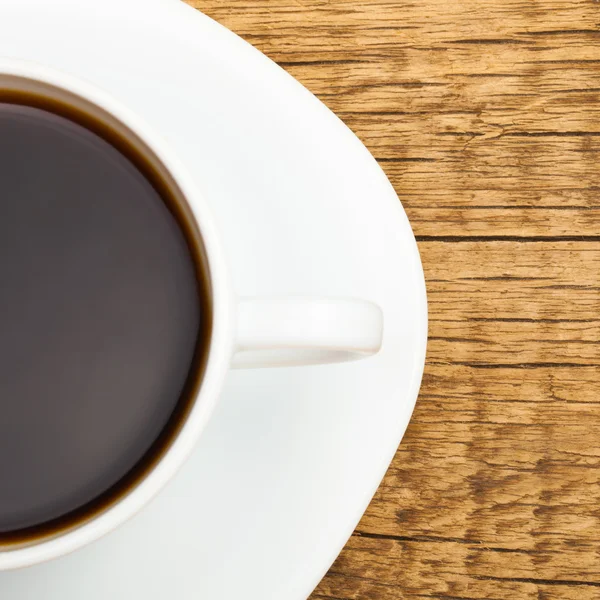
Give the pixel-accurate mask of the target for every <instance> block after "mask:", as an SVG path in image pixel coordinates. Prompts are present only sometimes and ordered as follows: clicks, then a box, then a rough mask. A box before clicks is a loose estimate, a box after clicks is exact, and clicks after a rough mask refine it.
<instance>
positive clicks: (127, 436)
mask: <svg viewBox="0 0 600 600" xmlns="http://www.w3.org/2000/svg"><path fill="white" fill-rule="evenodd" d="M180 214H181V211H180V210H178V209H177V206H176V203H175V200H174V199H173V196H172V195H171V194H170V192H169V190H168V186H167V185H166V184H165V183H164V182H163V181H161V180H160V177H158V176H157V174H156V173H154V172H153V171H152V169H150V168H149V167H148V166H147V163H146V162H145V161H144V159H143V157H142V156H141V155H138V154H136V152H135V151H134V150H133V149H132V148H131V147H130V146H128V145H127V143H125V142H123V141H122V140H120V139H119V136H118V135H117V134H114V133H112V132H111V131H109V130H108V129H107V128H106V127H105V126H104V125H102V124H101V123H99V122H95V121H94V119H93V118H91V117H89V116H87V115H83V114H81V113H79V112H77V111H75V110H74V109H71V108H70V107H68V106H63V105H57V104H56V103H50V101H45V100H44V99H42V98H37V97H35V98H33V97H22V98H16V99H15V98H13V97H10V98H9V97H3V95H2V91H1V90H0V289H1V292H0V548H1V546H2V544H3V543H8V542H11V541H15V540H17V541H27V540H28V539H30V538H35V537H36V536H40V535H42V534H45V533H48V532H54V531H57V530H58V531H59V530H61V528H63V527H67V526H72V525H73V524H76V523H77V522H79V521H80V520H83V519H85V518H88V517H90V516H91V515H93V514H95V513H97V512H98V511H100V510H102V509H103V508H105V507H107V506H109V505H110V504H111V503H112V502H113V501H115V500H116V499H117V498H120V497H121V496H122V495H123V494H124V493H126V492H127V490H129V489H131V487H132V486H134V485H135V484H136V483H137V482H138V481H139V479H140V478H141V477H143V475H144V474H145V473H146V472H147V470H148V469H149V468H150V467H151V466H152V465H153V464H154V463H155V462H156V460H158V458H159V457H160V456H161V455H162V453H163V452H164V450H165V449H166V448H167V447H168V445H169V443H170V441H171V440H172V439H173V436H174V435H175V433H176V431H177V429H178V427H179V426H180V425H181V421H182V419H183V418H184V416H185V415H186V413H187V411H188V409H189V407H190V404H191V402H192V401H193V397H194V395H195V394H194V391H195V389H196V388H197V385H198V379H199V377H200V376H201V372H202V366H203V364H204V363H205V361H206V354H207V348H208V344H209V338H210V318H211V316H210V297H209V284H208V281H207V278H206V276H205V275H204V274H203V273H204V271H203V267H201V265H200V263H201V262H202V260H201V258H199V257H200V250H199V249H198V248H197V247H195V245H194V244H195V242H194V241H193V240H192V236H191V234H189V233H188V232H189V231H190V227H189V224H187V225H186V223H185V220H184V219H183V218H182V217H180V216H179V215H180Z"/></svg>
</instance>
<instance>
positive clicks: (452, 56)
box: [188, 0, 600, 600]
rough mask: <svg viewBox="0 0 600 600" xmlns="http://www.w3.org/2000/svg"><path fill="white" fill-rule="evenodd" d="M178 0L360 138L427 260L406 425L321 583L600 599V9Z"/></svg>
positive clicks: (477, 0)
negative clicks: (421, 340) (413, 395)
mask: <svg viewBox="0 0 600 600" xmlns="http://www.w3.org/2000/svg"><path fill="white" fill-rule="evenodd" d="M188 1H190V3H191V4H192V5H193V6H195V7H197V8H198V9H201V10H203V11H204V12H205V13H207V14H208V15H210V16H212V17H213V18H215V19H216V20H217V21H220V22H221V23H223V24H224V25H226V26H227V27H229V28H230V29H232V30H233V31H235V32H237V33H238V34H240V35H241V36H242V37H244V38H245V39H246V40H248V41H249V42H251V43H252V44H254V45H255V46H257V47H258V48H259V49H260V50H262V51H263V52H265V53H266V54H267V55H268V56H270V57H271V58H273V59H274V60H275V61H277V62H278V63H279V64H280V65H282V66H283V67H284V68H285V69H287V70H288V71H289V72H290V73H291V74H292V75H294V76H295V77H296V78H298V79H299V80H300V81H301V82H302V83H304V85H306V87H308V88H309V89H310V90H311V91H312V92H314V93H315V94H316V95H317V96H318V97H319V98H321V100H323V102H325V104H327V105H328V106H329V107H330V108H331V109H332V110H333V111H335V112H336V113H337V114H338V115H339V116H340V117H341V118H342V119H343V120H344V121H345V122H346V123H347V124H348V125H349V126H350V127H351V128H352V129H353V130H354V131H355V132H356V133H357V134H358V136H359V137H360V138H361V139H362V140H363V142H364V143H365V144H366V146H367V147H368V148H369V149H370V151H371V152H372V153H373V155H374V156H375V157H376V158H377V159H378V160H379V162H380V163H381V166H382V167H383V169H384V170H385V172H386V173H387V175H388V177H389V178H390V180H391V181H392V183H393V184H394V186H395V188H396V190H397V192H398V195H399V196H400V198H401V200H402V202H403V204H404V207H405V208H406V211H407V213H408V216H409V218H410V220H411V222H412V225H413V228H414V231H415V234H416V236H417V240H418V242H419V247H420V250H421V255H422V259H423V264H424V267H425V274H426V278H427V287H428V293H429V314H430V338H429V350H428V359H427V367H426V370H425V378H424V382H423V388H422V392H421V396H420V398H419V402H418V404H417V408H416V411H415V414H414V418H413V420H412V423H411V425H410V428H409V430H408V433H407V435H406V437H405V439H404V441H403V443H402V446H401V447H400V449H399V450H398V453H397V455H396V458H395V460H394V463H393V464H392V466H391V468H390V470H389V472H388V474H387V476H386V477H385V480H384V481H383V484H382V485H381V488H380V489H379V491H378V493H377V495H376V497H375V499H374V500H373V502H372V504H371V506H370V508H369V510H368V511H367V513H366V515H365V516H364V518H363V519H362V521H361V523H360V525H359V526H358V528H357V530H356V532H355V534H354V535H353V537H352V538H351V539H350V541H349V542H348V545H347V547H346V548H345V550H344V552H343V553H342V555H341V556H340V558H339V559H338V560H337V562H336V563H335V565H334V566H333V568H332V569H331V571H330V572H329V574H328V575H327V576H326V577H325V579H324V580H323V581H322V582H321V584H320V585H319V587H318V588H317V590H316V591H315V593H314V595H313V596H312V598H313V599H314V600H316V599H323V600H324V599H329V600H334V599H335V600H350V599H352V600H354V599H358V600H363V599H364V600H392V599H393V600H395V599H400V598H439V599H444V600H459V599H460V600H466V599H480V598H489V599H492V598H496V599H499V600H506V599H509V600H510V599H521V598H523V599H532V600H534V599H535V600H550V599H556V598H559V599H561V598H564V599H573V600H575V599H577V600H589V599H592V598H594V599H596V598H600V373H599V372H598V364H599V363H600V353H599V349H600V346H599V341H598V340H599V334H600V293H599V290H600V287H599V283H598V282H599V279H600V275H599V272H598V271H599V269H600V166H599V165H598V158H599V153H600V104H599V101H600V3H598V2H595V1H594V0H569V1H567V0H488V1H485V0H456V1H455V2H453V1H450V0H423V1H421V2H401V1H395V0H369V1H365V0H188ZM265 600H267V599H265ZM273 600H278V599H273Z"/></svg>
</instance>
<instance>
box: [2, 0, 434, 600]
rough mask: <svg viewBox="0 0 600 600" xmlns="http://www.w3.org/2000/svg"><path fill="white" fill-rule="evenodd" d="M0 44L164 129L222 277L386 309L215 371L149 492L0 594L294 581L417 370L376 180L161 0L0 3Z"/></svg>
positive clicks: (354, 144) (391, 209) (376, 454)
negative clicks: (192, 423) (313, 363)
mask: <svg viewBox="0 0 600 600" xmlns="http://www.w3.org/2000/svg"><path fill="white" fill-rule="evenodd" d="M2 55H8V56H13V57H18V58H22V59H29V60H37V61H43V62H45V63H47V64H50V65H51V66H54V67H57V68H61V69H63V70H65V71H69V72H71V73H74V74H76V75H78V76H80V77H85V78H87V79H89V80H92V81H93V82H94V83H96V84H98V85H100V86H102V87H103V88H105V89H107V90H108V91H110V92H111V93H112V94H113V95H114V96H115V97H117V98H118V99H119V100H121V101H123V102H125V103H126V104H128V105H129V106H130V107H133V108H134V109H135V110H136V111H137V112H138V113H140V114H141V115H142V116H143V117H145V118H146V119H147V120H148V121H149V122H150V123H152V124H153V125H154V126H155V128H156V129H158V131H159V132H160V133H162V134H163V135H164V136H165V137H167V138H169V140H170V142H171V144H172V145H173V146H174V147H175V149H176V150H177V151H178V152H179V153H180V154H181V156H182V157H183V158H184V160H185V162H186V163H187V165H188V167H189V169H190V170H191V171H192V173H193V174H194V175H195V177H196V178H197V181H198V183H199V185H200V186H201V188H202V189H203V190H204V192H205V194H206V196H207V198H208V200H209V201H210V203H211V205H212V206H213V209H214V212H215V215H216V218H217V220H218V221H219V222H220V223H221V225H222V228H223V231H224V241H225V246H226V250H227V252H228V253H229V256H230V258H231V263H232V266H233V275H234V281H235V284H236V287H237V290H238V292H239V293H241V294H248V295H251V294H255V293H260V294H270V293H274V294H281V293H299V294H323V295H329V296H336V295H341V296H345V295H348V296H358V297H365V298H368V299H372V300H375V301H377V302H378V303H380V305H381V306H382V307H383V309H384V313H385V319H386V323H385V338H384V346H383V350H382V351H381V353H380V354H379V355H378V356H377V357H375V358H372V359H368V360H365V361H363V362H357V363H349V364H344V365H337V366H322V367H311V368H298V369H282V370H261V371H254V372H252V371H239V372H232V373H231V375H230V377H229V380H228V382H227V385H226V389H225V392H224V397H223V401H222V403H221V405H220V406H219V408H218V409H217V412H216V414H215V416H214V418H213V419H212V421H211V423H210V425H209V427H208V430H207V431H206V434H205V435H204V437H203V438H202V440H201V442H200V444H199V446H198V449H197V451H196V453H195V455H194V456H193V458H192V459H191V460H190V462H189V463H188V464H187V465H186V466H185V467H184V469H183V470H182V472H181V473H180V474H179V475H178V476H177V478H176V479H175V480H174V482H173V483H172V484H171V485H170V486H168V488H167V489H166V491H165V492H163V493H162V494H161V495H160V496H159V497H158V499H156V500H155V501H154V503H153V504H151V505H150V506H149V507H148V508H147V509H146V510H145V511H143V512H142V513H141V514H140V515H139V516H138V517H136V518H135V519H134V520H133V521H131V522H130V523H128V524H127V525H125V526H124V527H123V528H121V529H120V530H118V531H117V532H115V533H113V534H111V535H110V536H108V537H106V538H104V539H103V540H101V541H100V542H98V543H96V544H93V545H92V546H90V547H88V548H86V549H84V550H82V551H80V552H77V553H75V554H73V555H71V556H69V557H67V558H64V559H61V560H58V561H54V562H51V563H47V564H45V565H42V566H38V567H35V568H32V569H26V570H22V571H18V572H11V573H3V574H0V598H3V599H6V600H30V599H31V598H43V599H44V600H81V599H82V598H85V599H86V600H106V599H107V598H110V599H111V600H126V599H127V600H129V599H131V598H144V600H159V599H160V600H163V599H164V598H173V599H176V600H188V599H189V600H191V599H194V600H197V599H198V598H202V599H206V600H220V599H227V600H232V599H235V600H239V599H244V600H253V599H256V600H266V599H274V600H301V599H303V598H306V597H307V596H308V595H309V594H310V592H311V591H312V589H313V587H314V586H315V585H316V584H317V583H318V581H319V579H320V578H321V576H322V575H323V574H324V573H325V571H326V570H327V568H328V567H329V566H330V564H331V563H332V562H333V560H334V558H335V557H336V555H337V554H338V552H339V551H340V550H341V548H342V547H343V545H344V543H345V541H346V540H347V538H348V537H349V536H350V534H351V532H352V530H353V528H354V527H355V525H356V523H357V522H358V520H359V518H360V516H361V514H362V512H363V511H364V510H365V508H366V506H367V504H368V502H369V500H370V499H371V497H372V495H373V493H374V492H375V490H376V488H377V485H378V483H379V482H380V480H381V477H382V476H383V474H384V472H385V470H386V468H387V466H388V465H389V463H390V461H391V459H392V457H393V455H394V452H395V450H396V448H397V446H398V444H399V442H400V440H401V438H402V435H403V433H404V430H405V428H406V426H407V424H408V421H409V418H410V415H411V412H412V409H413V406H414V403H415V399H416V397H417V392H418V389H419V384H420V380H421V374H422V371H423V364H424V357H425V345H426V328H427V324H426V320H427V319H426V300H425V287H424V281H423V273H422V270H421V264H420V261H419V255H418V251H417V247H416V244H415V241H414V238H413V235H412V232H411V229H410V225H409V223H408V220H407V219H406V216H405V214H404V211H403V210H402V208H401V205H400V203H399V201H398V199H397V197H396V194H395V193H394V190H393V189H392V187H391V185H390V184H389V183H388V181H387V179H386V178H385V177H384V175H383V173H382V171H381V170H380V169H379V167H378V166H377V164H376V162H375V161H374V160H373V159H372V157H371V156H370V155H369V153H368V152H367V151H366V150H365V148H364V147H363V146H362V145H361V144H360V142H359V141H358V140H357V139H356V138H355V137H354V135H353V134H351V133H350V131H349V130H348V129H347V128H346V127H345V126H344V125H343V124H342V123H341V122H340V121H339V120H338V119H336V118H335V117H334V116H333V115H332V114H331V113H330V112H329V111H328V110H327V109H326V108H325V107H324V106H323V105H322V104H321V103H319V102H318V101H317V100H316V99H315V98H314V97H313V96H312V95H311V94H310V93H309V92H307V91H306V90H305V89H304V88H302V87H301V86H300V84H298V83H297V82H295V81H294V80H293V79H292V78H291V77H290V76H288V75H287V74H286V73H285V72H284V71H282V70H281V69H279V67H277V66H276V65H275V64H274V63H272V62H271V61H270V60H268V59H267V58H265V57H264V56H263V55H262V54H260V53H259V52H258V51H256V50H254V49H252V48H251V47H250V46H248V45H247V44H246V43H245V42H243V41H242V40H241V39H239V38H237V37H236V36H234V35H233V34H231V33H230V32H228V31H227V30H225V29H224V28H222V27H221V26H219V25H217V24H216V23H214V22H213V21H211V20H209V19H208V18H206V17H204V16H202V15H201V14H199V13H197V12H195V11H194V10H193V9H191V8H189V7H188V6H186V5H184V4H182V3H180V2H178V1H177V0H128V1H125V0H104V1H103V2H95V3H94V2H81V0H59V1H56V2H48V1H47V0H1V3H0V56H2Z"/></svg>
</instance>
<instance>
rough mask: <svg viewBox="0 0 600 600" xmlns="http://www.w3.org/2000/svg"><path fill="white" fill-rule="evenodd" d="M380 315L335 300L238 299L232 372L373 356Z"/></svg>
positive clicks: (371, 307)
mask: <svg viewBox="0 0 600 600" xmlns="http://www.w3.org/2000/svg"><path fill="white" fill-rule="evenodd" d="M382 337H383V313H382V311H381V308H379V306H377V305H376V304H373V303H372V302H367V301H365V300H355V299H334V298H306V297H289V298H242V299H240V300H239V303H238V315H237V339H236V346H235V353H234V356H233V360H232V367H234V368H260V367H289V366H298V365H319V364H324V363H336V362H345V361H349V360H356V359H359V358H364V357H366V356H370V355H372V354H376V353H377V352H378V351H379V349H380V347H381V340H382Z"/></svg>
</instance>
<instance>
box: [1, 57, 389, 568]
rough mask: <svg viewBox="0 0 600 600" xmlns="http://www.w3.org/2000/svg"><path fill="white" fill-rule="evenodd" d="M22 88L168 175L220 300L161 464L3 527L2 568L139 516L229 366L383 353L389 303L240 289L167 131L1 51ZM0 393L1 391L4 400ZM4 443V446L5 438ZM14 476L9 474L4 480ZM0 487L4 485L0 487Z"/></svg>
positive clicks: (6, 72)
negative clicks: (25, 531) (124, 489)
mask: <svg viewBox="0 0 600 600" xmlns="http://www.w3.org/2000/svg"><path fill="white" fill-rule="evenodd" d="M12 92H15V93H19V94H21V93H24V94H30V95H34V96H37V97H44V98H46V99H49V100H51V101H57V102H59V103H62V104H65V105H68V106H70V107H73V108H75V109H76V110H79V111H83V113H85V114H87V115H89V116H91V117H92V118H93V119H95V120H96V121H100V122H102V123H103V124H105V125H107V126H108V127H109V128H110V129H111V130H113V131H116V132H117V133H118V134H120V135H122V136H125V137H126V139H127V140H128V142H129V143H130V144H131V145H133V146H134V147H135V149H136V151H137V152H139V153H141V154H142V155H143V156H144V157H145V159H146V160H147V161H149V162H150V164H151V165H152V167H153V169H155V170H156V171H157V172H158V173H159V174H160V176H161V178H162V179H163V180H164V181H166V182H168V184H169V187H170V189H171V192H172V193H173V195H174V196H175V197H176V198H177V200H178V203H179V205H180V208H181V209H182V210H183V211H184V212H185V215H186V220H187V222H188V223H189V224H190V225H191V227H192V228H193V230H194V232H195V236H196V237H197V240H196V241H197V244H198V246H199V247H201V248H202V249H203V254H204V259H205V261H206V268H207V272H208V274H209V280H210V289H211V296H212V307H213V322H212V331H211V336H210V342H209V351H208V362H207V364H206V368H205V371H204V374H203V378H202V381H201V384H200V387H199V391H198V394H197V396H196V398H195V400H194V403H193V406H192V408H191V410H190V412H189V414H188V415H187V417H186V419H185V422H184V423H183V426H182V427H181V429H180V431H179V432H178V434H177V436H176V437H175V439H174V440H173V441H172V443H171V445H170V447H169V448H168V449H167V450H166V452H165V453H164V454H163V456H162V457H161V458H160V460H159V461H158V462H157V463H156V465H155V466H154V467H153V468H152V469H151V471H150V472H149V473H147V474H146V475H145V476H144V477H143V478H142V479H141V480H140V481H139V482H138V483H137V484H136V486H135V487H134V488H133V489H132V490H130V491H129V492H128V493H127V494H124V495H123V496H121V497H119V498H118V500H116V501H115V502H114V503H113V504H112V505H110V506H108V507H107V508H105V509H104V510H103V511H101V512H99V513H97V514H91V515H88V516H87V517H85V518H82V519H81V520H80V521H76V522H74V523H70V524H69V525H68V526H65V527H64V528H62V529H61V528H60V527H58V528H56V529H54V530H52V532H51V533H48V532H46V533H45V534H40V535H39V536H37V537H36V536H35V535H31V536H27V537H23V539H17V538H11V540H10V541H7V542H3V540H2V534H0V571H2V570H8V569H15V568H19V567H25V566H30V565H34V564H37V563H40V562H43V561H46V560H49V559H52V558H57V557H59V556H62V555H64V554H67V553H69V552H72V551H74V550H76V549H78V548H81V547H82V546H84V545H86V544H88V543H90V542H92V541H94V540H96V539H98V538H99V537H101V536H102V535H104V534H106V533H108V532H109V531H111V530H113V529H114V528H116V527H117V526H119V525H120V524H122V523H123V522H124V521H126V520H127V519H129V518H130V517H132V516H133V515H134V514H135V513H136V512H137V511H138V510H140V509H141V508H142V507H143V506H144V505H145V504H146V503H148V502H149V501H150V500H151V499H152V498H153V497H154V496H155V494H157V493H158V492H159V491H160V489H161V488H162V487H163V486H164V485H165V484H166V483H167V482H168V481H169V479H170V478H171V477H173V475H174V474H175V473H176V472H177V470H178V469H179V467H180V466H181V465H182V464H183V462H184V461H185V460H186V458H187V457H188V455H189V454H190V453H191V451H192V450H193V448H194V445H195V444H196V442H197V440H198V438H199V437H200V435H201V433H202V431H203V429H204V427H205V425H206V423H207V421H208V419H209V417H210V415H211V413H212V411H213V408H214V407H215V405H216V403H217V402H218V400H219V396H220V392H221V388H222V386H223V382H224V379H225V375H226V374H227V371H228V370H229V369H230V368H231V367H234V368H240V367H241V368H258V367H273V366H292V365H309V364H322V363H333V362H340V361H346V360H352V359H357V358H361V357H366V356H369V355H372V354H375V353H377V351H378V350H379V348H380V346H381V340H382V334H383V317H382V312H381V309H380V308H379V307H378V306H377V305H375V304H373V303H371V302H368V301H365V300H357V299H330V298H309V297H283V298H239V297H237V296H236V294H235V293H234V291H233V287H232V285H231V281H230V273H229V267H228V264H227V261H226V260H225V256H224V253H223V251H222V249H221V243H220V236H219V232H218V230H217V227H216V225H215V222H214V221H213V219H212V217H211V214H210V211H209V209H208V206H207V204H206V202H205V201H204V199H203V198H202V196H201V195H200V194H199V193H198V190H197V189H196V187H195V185H194V183H193V181H192V180H191V178H190V176H189V175H188V174H187V173H186V171H185V169H184V168H183V167H182V165H181V164H180V163H179V161H178V159H177V157H176V156H174V155H173V153H172V151H171V150H170V149H169V147H168V144H166V143H165V140H163V139H162V138H160V137H159V136H158V135H157V134H156V133H154V132H153V131H152V129H151V128H150V127H149V126H148V125H147V124H146V123H144V122H143V121H142V120H141V119H140V118H138V117H137V116H136V115H135V114H134V113H132V112H131V111H130V110H128V109H127V108H126V107H124V106H122V105H121V104H120V103H118V102H117V101H115V100H114V99H113V98H111V97H110V95H108V94H106V93H105V92H103V91H102V90H99V89H97V88H96V87H94V86H92V85H90V84H89V83H87V82H85V81H83V80H80V79H77V78H74V77H72V76H70V75H67V74H65V73H61V72H57V71H55V70H52V69H49V68H46V67H44V66H42V65H37V64H32V63H25V62H22V61H16V60H12V59H0V102H1V101H2V94H7V93H12ZM1 402H2V400H1V399H0V405H1ZM0 451H1V446H0ZM4 483H5V484H8V485H10V482H4ZM0 494H2V487H1V486H0Z"/></svg>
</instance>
